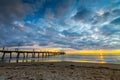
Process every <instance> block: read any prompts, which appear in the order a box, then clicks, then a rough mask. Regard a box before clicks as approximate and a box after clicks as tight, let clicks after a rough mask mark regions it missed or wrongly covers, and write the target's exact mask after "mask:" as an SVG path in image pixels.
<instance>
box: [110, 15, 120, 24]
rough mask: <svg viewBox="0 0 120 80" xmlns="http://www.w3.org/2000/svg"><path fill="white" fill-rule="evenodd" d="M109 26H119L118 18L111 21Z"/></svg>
mask: <svg viewBox="0 0 120 80" xmlns="http://www.w3.org/2000/svg"><path fill="white" fill-rule="evenodd" d="M111 24H115V25H120V17H118V18H116V19H113V20H112V21H111Z"/></svg>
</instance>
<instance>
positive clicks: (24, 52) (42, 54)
mask: <svg viewBox="0 0 120 80" xmlns="http://www.w3.org/2000/svg"><path fill="white" fill-rule="evenodd" d="M0 53H2V57H1V60H4V59H5V55H6V54H9V58H10V59H11V58H12V54H13V53H14V54H16V55H17V56H16V59H17V60H18V59H19V58H20V55H22V57H23V58H28V57H29V55H32V58H36V57H37V58H40V57H48V56H55V55H62V54H65V52H60V51H59V52H58V51H57V52H54V51H40V50H34V49H33V50H18V49H15V50H7V49H4V48H3V50H0Z"/></svg>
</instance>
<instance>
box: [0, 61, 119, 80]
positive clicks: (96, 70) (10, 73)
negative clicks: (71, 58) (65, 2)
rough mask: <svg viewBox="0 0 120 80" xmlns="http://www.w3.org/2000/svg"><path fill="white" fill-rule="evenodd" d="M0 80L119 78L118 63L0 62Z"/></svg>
mask: <svg viewBox="0 0 120 80" xmlns="http://www.w3.org/2000/svg"><path fill="white" fill-rule="evenodd" d="M0 80H120V64H98V63H80V62H41V63H0Z"/></svg>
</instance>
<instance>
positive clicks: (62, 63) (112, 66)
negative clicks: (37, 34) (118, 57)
mask: <svg viewBox="0 0 120 80" xmlns="http://www.w3.org/2000/svg"><path fill="white" fill-rule="evenodd" d="M51 64H52V65H55V66H70V65H74V66H80V67H94V68H99V67H103V68H110V69H120V64H114V63H89V62H70V61H58V62H20V63H4V62H0V67H14V66H19V67H20V66H41V65H44V66H49V65H51Z"/></svg>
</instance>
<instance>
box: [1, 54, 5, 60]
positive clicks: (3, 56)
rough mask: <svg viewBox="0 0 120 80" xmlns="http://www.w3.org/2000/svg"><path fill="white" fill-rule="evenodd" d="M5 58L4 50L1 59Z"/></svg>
mask: <svg viewBox="0 0 120 80" xmlns="http://www.w3.org/2000/svg"><path fill="white" fill-rule="evenodd" d="M4 58H5V52H3V55H2V60H4Z"/></svg>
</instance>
